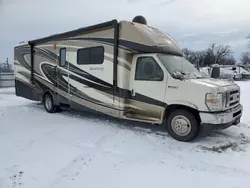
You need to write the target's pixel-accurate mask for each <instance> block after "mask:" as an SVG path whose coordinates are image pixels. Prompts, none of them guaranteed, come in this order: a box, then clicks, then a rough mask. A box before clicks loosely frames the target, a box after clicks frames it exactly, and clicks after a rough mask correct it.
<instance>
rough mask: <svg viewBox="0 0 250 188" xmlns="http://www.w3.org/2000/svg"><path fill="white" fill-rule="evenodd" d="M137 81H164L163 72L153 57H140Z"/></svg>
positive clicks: (136, 73)
mask: <svg viewBox="0 0 250 188" xmlns="http://www.w3.org/2000/svg"><path fill="white" fill-rule="evenodd" d="M135 80H147V81H162V80H163V71H162V69H161V67H160V66H159V65H158V63H157V62H156V61H155V60H154V58H153V57H139V58H138V59H137V62H136V72H135Z"/></svg>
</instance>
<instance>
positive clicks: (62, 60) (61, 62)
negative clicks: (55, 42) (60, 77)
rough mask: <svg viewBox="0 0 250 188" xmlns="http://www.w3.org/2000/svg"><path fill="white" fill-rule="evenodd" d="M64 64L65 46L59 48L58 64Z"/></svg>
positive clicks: (61, 65) (62, 65)
mask: <svg viewBox="0 0 250 188" xmlns="http://www.w3.org/2000/svg"><path fill="white" fill-rule="evenodd" d="M65 65H66V48H61V49H60V61H59V66H60V67H64V66H65Z"/></svg>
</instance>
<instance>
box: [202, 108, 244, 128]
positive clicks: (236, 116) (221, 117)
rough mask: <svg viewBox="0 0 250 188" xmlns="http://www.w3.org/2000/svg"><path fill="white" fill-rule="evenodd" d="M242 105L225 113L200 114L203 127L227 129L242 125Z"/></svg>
mask: <svg viewBox="0 0 250 188" xmlns="http://www.w3.org/2000/svg"><path fill="white" fill-rule="evenodd" d="M242 110H243V107H242V105H241V104H240V105H238V106H237V107H235V108H233V109H230V110H228V111H225V112H218V113H209V112H200V118H201V125H214V126H217V128H222V129H223V128H227V127H230V126H232V125H237V124H239V123H240V118H241V116H242Z"/></svg>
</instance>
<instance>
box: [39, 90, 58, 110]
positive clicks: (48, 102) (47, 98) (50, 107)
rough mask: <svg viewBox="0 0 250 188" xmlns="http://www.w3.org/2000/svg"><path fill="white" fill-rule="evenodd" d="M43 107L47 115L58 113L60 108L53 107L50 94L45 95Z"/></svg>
mask: <svg viewBox="0 0 250 188" xmlns="http://www.w3.org/2000/svg"><path fill="white" fill-rule="evenodd" d="M43 105H44V108H45V110H46V111H47V112H48V113H55V112H59V111H60V107H59V106H56V105H54V101H53V97H52V96H51V95H50V94H45V96H44V99H43Z"/></svg>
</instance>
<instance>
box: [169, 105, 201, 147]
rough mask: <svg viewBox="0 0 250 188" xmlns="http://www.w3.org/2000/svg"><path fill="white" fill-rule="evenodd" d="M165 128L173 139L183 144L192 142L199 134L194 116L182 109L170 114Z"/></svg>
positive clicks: (198, 127)
mask: <svg viewBox="0 0 250 188" xmlns="http://www.w3.org/2000/svg"><path fill="white" fill-rule="evenodd" d="M166 128H167V130H168V132H169V134H170V135H171V136H172V137H173V138H174V139H176V140H178V141H185V142H189V141H192V140H194V139H195V138H196V137H197V136H198V134H199V132H200V126H199V123H198V121H197V119H196V118H195V116H194V115H193V114H192V113H190V112H189V111H187V110H183V109H177V110H174V111H173V112H171V114H170V115H169V116H168V117H167V120H166Z"/></svg>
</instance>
